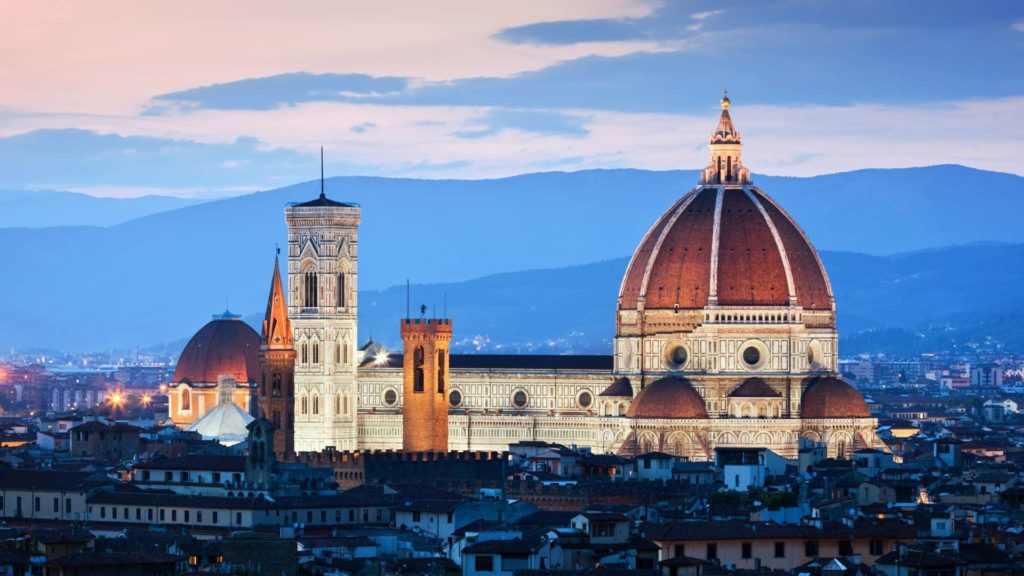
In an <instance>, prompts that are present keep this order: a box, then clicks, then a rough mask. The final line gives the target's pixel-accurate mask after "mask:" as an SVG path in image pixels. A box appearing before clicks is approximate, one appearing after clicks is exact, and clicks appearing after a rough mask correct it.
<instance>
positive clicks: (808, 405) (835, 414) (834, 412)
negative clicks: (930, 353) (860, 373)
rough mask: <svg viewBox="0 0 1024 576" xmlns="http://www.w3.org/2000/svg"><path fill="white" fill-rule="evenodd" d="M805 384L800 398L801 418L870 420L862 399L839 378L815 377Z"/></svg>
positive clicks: (866, 405)
mask: <svg viewBox="0 0 1024 576" xmlns="http://www.w3.org/2000/svg"><path fill="white" fill-rule="evenodd" d="M806 382H807V384H808V386H807V387H806V388H805V389H804V393H803V396H801V398H800V417H801V418H871V410H869V409H868V404H867V402H865V401H864V397H863V396H861V395H860V392H858V391H857V389H856V388H854V387H853V386H850V385H849V384H847V383H846V382H843V381H842V380H840V379H839V378H837V377H835V376H816V377H814V378H808V379H807V381H806Z"/></svg>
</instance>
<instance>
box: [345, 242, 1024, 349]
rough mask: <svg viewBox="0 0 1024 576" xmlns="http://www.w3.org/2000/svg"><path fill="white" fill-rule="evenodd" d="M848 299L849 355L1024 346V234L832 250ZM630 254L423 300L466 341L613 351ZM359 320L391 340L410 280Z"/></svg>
mask: <svg viewBox="0 0 1024 576" xmlns="http://www.w3.org/2000/svg"><path fill="white" fill-rule="evenodd" d="M822 259H823V261H824V263H825V267H826V268H827V269H828V271H829V274H830V277H831V281H832V286H833V289H834V291H835V295H836V300H837V304H836V307H837V310H838V319H839V330H840V348H841V351H842V353H844V354H849V353H855V352H875V351H889V352H891V353H902V352H926V351H935V350H948V349H953V348H955V347H956V346H963V347H969V346H971V345H972V344H984V343H985V338H986V337H992V338H994V339H995V340H996V341H997V342H998V343H1001V344H1002V345H1004V346H1008V347H1011V348H1012V349H1014V350H1019V351H1024V330H1021V328H1020V327H1021V326H1022V325H1024V307H1022V305H1021V303H1020V296H1019V295H1020V291H1021V287H1022V286H1024V244H1016V245H998V246H962V247H954V248H945V249H937V250H931V251H926V252H919V253H914V254H906V255H899V256H891V257H878V256H867V255H862V254H850V253H843V252H823V253H822ZM627 262H628V260H627V259H626V258H617V259H614V260H608V261H605V262H598V263H595V264H588V265H585V266H573V267H569V268H560V269H554V270H533V271H528V272H517V273H510V274H497V275H494V276H488V277H485V278H480V279H477V280H471V281H468V282H457V283H451V284H435V285H428V286H413V288H412V303H413V306H414V307H416V306H418V305H419V304H421V303H424V304H427V306H428V310H429V311H428V314H433V310H434V309H435V308H436V310H437V313H438V314H441V313H442V309H443V306H444V302H445V299H447V307H448V310H449V314H450V315H451V316H452V317H453V318H454V322H455V346H457V347H458V348H459V349H461V350H464V351H470V350H487V351H506V352H533V351H548V352H553V353H565V352H576V353H607V352H608V351H609V350H610V347H611V344H610V343H611V338H612V336H613V335H614V329H615V298H616V296H617V293H618V289H619V283H620V282H621V280H622V273H623V272H624V271H625V268H626V264H627ZM360 307H361V310H360V330H361V331H362V334H363V336H366V335H367V334H368V333H372V334H373V337H374V339H375V340H377V341H380V342H382V343H384V344H386V345H388V346H392V347H393V346H399V345H400V344H401V342H400V340H399V338H398V334H397V329H396V327H397V326H398V321H399V318H400V317H401V316H402V314H404V311H405V286H395V287H392V288H389V289H387V290H383V291H370V292H366V293H364V294H363V295H362V299H361V300H360Z"/></svg>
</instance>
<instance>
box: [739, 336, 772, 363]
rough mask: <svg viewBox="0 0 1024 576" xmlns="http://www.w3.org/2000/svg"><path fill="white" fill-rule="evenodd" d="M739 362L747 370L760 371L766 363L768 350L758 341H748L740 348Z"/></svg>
mask: <svg viewBox="0 0 1024 576" xmlns="http://www.w3.org/2000/svg"><path fill="white" fill-rule="evenodd" d="M739 360H740V362H741V363H742V364H743V367H744V368H746V369H747V370H760V369H762V368H764V367H765V365H766V364H767V363H768V348H767V347H766V346H765V345H764V342H761V341H760V340H749V341H747V342H744V343H743V345H742V346H740V351H739Z"/></svg>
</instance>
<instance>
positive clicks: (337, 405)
mask: <svg viewBox="0 0 1024 576" xmlns="http://www.w3.org/2000/svg"><path fill="white" fill-rule="evenodd" d="M334 413H335V414H341V394H336V395H335V396H334Z"/></svg>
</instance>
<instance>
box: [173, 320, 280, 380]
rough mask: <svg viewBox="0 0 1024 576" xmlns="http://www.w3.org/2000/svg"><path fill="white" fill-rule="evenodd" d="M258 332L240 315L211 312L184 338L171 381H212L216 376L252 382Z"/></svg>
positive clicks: (256, 367)
mask: <svg viewBox="0 0 1024 576" xmlns="http://www.w3.org/2000/svg"><path fill="white" fill-rule="evenodd" d="M259 349H260V336H259V334H257V333H256V331H255V330H253V329H252V328H251V327H250V326H249V325H248V324H246V323H245V322H243V321H242V320H241V318H239V317H237V316H233V315H230V314H224V315H222V316H215V317H214V319H213V320H211V321H210V322H208V323H207V324H206V326H203V327H202V328H201V329H200V330H199V332H196V334H195V336H193V337H192V339H191V340H189V341H188V344H186V345H185V349H184V350H182V351H181V356H180V357H179V358H178V365H177V367H176V368H175V369H174V383H179V382H188V383H190V384H201V383H202V384H216V383H217V377H218V376H222V375H223V376H230V377H232V378H234V379H235V381H236V382H240V383H254V382H256V380H257V378H258V377H259V373H260V368H259V360H258V358H257V353H258V352H259Z"/></svg>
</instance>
